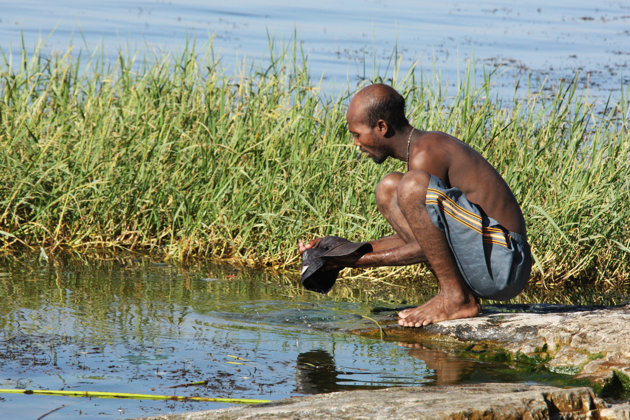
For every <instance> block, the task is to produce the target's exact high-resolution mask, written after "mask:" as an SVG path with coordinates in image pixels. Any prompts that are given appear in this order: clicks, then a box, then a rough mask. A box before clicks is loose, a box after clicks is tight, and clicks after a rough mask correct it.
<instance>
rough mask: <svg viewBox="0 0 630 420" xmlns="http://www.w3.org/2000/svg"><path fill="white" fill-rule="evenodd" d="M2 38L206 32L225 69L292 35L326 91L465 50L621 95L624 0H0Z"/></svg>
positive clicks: (501, 64)
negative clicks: (300, 0)
mask: <svg viewBox="0 0 630 420" xmlns="http://www.w3.org/2000/svg"><path fill="white" fill-rule="evenodd" d="M2 3H3V4H2V12H1V13H0V40H1V41H0V47H1V48H2V51H3V52H4V54H5V55H6V56H7V57H8V59H9V58H10V57H12V58H13V60H14V61H15V60H19V57H20V56H21V50H22V39H23V42H24V46H25V48H26V50H27V51H30V52H32V51H33V49H34V48H35V46H36V45H37V44H38V42H39V41H41V42H42V43H43V50H44V51H45V52H46V51H65V50H67V48H68V47H69V46H70V45H72V46H74V48H75V50H74V52H75V53H77V52H78V51H79V50H84V51H85V50H87V51H88V52H93V51H95V50H97V49H101V50H102V51H103V52H104V54H105V55H106V57H108V58H109V59H110V60H114V59H115V57H116V55H117V54H118V52H119V51H127V52H129V54H131V55H133V54H139V55H143V54H148V55H149V56H150V55H152V54H154V53H155V52H156V51H157V52H159V53H162V52H163V53H167V54H171V53H177V52H178V51H182V50H183V49H184V46H185V44H186V42H187V40H189V41H190V42H192V40H194V41H195V42H196V45H197V49H198V50H201V49H203V48H204V46H205V47H207V46H208V45H209V39H213V48H214V51H215V54H216V55H217V56H220V57H221V60H222V63H223V65H224V66H225V68H226V69H228V70H234V69H235V68H236V67H238V66H240V65H241V63H242V62H243V60H246V61H247V62H252V61H257V60H261V59H264V58H266V57H268V55H269V39H270V38H271V39H273V40H275V43H276V44H277V47H276V48H278V46H280V45H282V44H289V45H290V44H291V42H292V41H291V40H292V39H294V38H297V40H298V41H299V46H300V47H301V48H302V49H303V51H304V53H305V54H306V55H307V60H308V68H309V71H310V73H311V76H312V78H313V80H314V81H315V82H318V81H320V80H321V83H322V87H323V88H324V89H325V90H326V91H328V92H337V91H344V90H345V89H347V88H348V87H350V88H351V89H354V88H355V87H356V85H357V83H358V82H360V81H361V80H363V79H365V78H371V77H373V76H374V75H375V74H379V75H381V76H383V77H385V78H388V77H392V74H393V72H394V63H398V64H399V66H398V67H399V72H400V73H401V74H404V73H405V72H407V71H408V69H409V68H410V67H411V66H412V65H414V64H415V65H416V66H417V71H418V72H422V73H423V74H425V77H433V76H435V75H439V77H440V80H441V81H442V82H443V83H445V84H448V85H453V84H455V83H456V82H457V80H458V77H463V71H464V70H465V69H466V66H467V63H468V62H474V63H475V65H476V67H477V68H478V73H479V74H478V75H477V77H478V78H481V73H482V72H481V69H482V68H486V69H487V71H492V70H497V71H498V74H497V75H496V76H495V77H494V79H493V80H494V85H493V88H494V90H495V91H496V92H497V93H498V94H500V95H501V97H503V98H507V99H510V98H511V97H512V96H513V91H514V85H515V80H516V79H519V80H521V83H520V86H521V91H524V92H523V93H521V94H526V85H527V79H528V77H531V81H532V84H533V85H534V86H537V85H539V84H540V83H542V82H544V83H546V84H547V85H549V84H555V83H558V81H560V80H563V79H572V78H574V77H575V76H576V74H578V75H579V76H578V77H579V78H580V80H581V81H582V86H583V87H584V88H587V87H588V89H589V93H590V95H591V97H594V98H599V99H600V100H604V99H606V98H607V97H608V96H609V95H612V96H614V97H619V96H620V93H621V90H622V87H625V86H627V85H628V81H629V80H630V75H629V74H628V58H629V55H630V4H628V3H627V2H623V1H610V0H603V1H598V2H592V1H585V0H581V1H579V0H578V1H569V0H551V1H529V2H513V1H488V2H475V3H471V2H462V1H455V0H444V1H440V2H434V1H410V0H401V1H398V2H395V3H392V2H384V1H381V0H350V1H345V2H337V1H331V0H324V1H320V2H316V3H313V2H290V1H286V0H281V1H279V0H275V1H274V0H272V1H265V2H259V1H252V0H234V1H231V2H216V1H201V0H170V1H165V0H160V1H156V0H153V1H150V0H136V1H124V0H122V1H96V0H94V1H89V2H84V1H79V0H60V1H55V2H48V1H41V0H40V1H34V0H23V1H20V2H8V1H3V2H2Z"/></svg>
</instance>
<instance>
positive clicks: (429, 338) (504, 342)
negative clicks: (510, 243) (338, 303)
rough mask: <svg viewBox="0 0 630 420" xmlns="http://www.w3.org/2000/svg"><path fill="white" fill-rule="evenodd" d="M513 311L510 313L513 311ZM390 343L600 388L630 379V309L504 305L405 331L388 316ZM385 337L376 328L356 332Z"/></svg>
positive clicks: (383, 320)
mask: <svg viewBox="0 0 630 420" xmlns="http://www.w3.org/2000/svg"><path fill="white" fill-rule="evenodd" d="M508 311H510V312H508ZM381 322H383V323H385V325H386V327H384V333H385V336H386V337H385V338H386V339H387V340H396V341H400V342H402V343H409V344H414V343H426V342H433V343H436V342H437V343H439V344H440V345H441V347H442V346H445V347H449V344H450V345H451V347H454V349H456V351H458V352H462V351H463V352H464V353H465V354H468V355H470V356H472V357H474V358H478V359H481V360H505V361H508V362H514V363H530V364H535V365H537V366H540V367H545V368H547V369H549V370H550V371H552V372H556V373H564V374H570V375H575V377H577V378H585V379H588V380H590V381H593V382H594V383H596V384H604V383H606V382H608V381H610V380H611V378H612V377H613V375H614V372H618V373H619V374H620V375H621V377H623V376H624V375H625V376H626V377H627V376H630V305H625V306H618V307H606V308H589V307H575V306H557V305H501V306H490V307H487V308H484V311H483V313H482V314H481V315H480V316H478V317H476V318H472V319H462V320H454V321H445V322H441V323H438V324H434V325H429V326H427V327H424V328H419V329H412V328H401V327H398V326H397V325H396V320H395V319H394V317H392V316H390V317H389V318H386V317H382V318H381ZM354 332H355V333H358V334H361V335H372V336H378V335H380V331H378V330H374V329H368V330H362V331H354Z"/></svg>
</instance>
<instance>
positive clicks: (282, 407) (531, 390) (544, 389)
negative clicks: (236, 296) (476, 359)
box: [151, 383, 630, 420]
mask: <svg viewBox="0 0 630 420" xmlns="http://www.w3.org/2000/svg"><path fill="white" fill-rule="evenodd" d="M629 416H630V405H628V404H626V405H617V406H614V407H610V406H608V405H607V404H606V403H605V402H604V401H602V400H600V399H599V398H597V397H595V396H594V395H593V391H592V390H591V389H590V388H586V387H583V388H571V389H562V388H556V387H550V386H538V385H522V384H509V383H493V384H481V385H454V386H439V387H421V388H417V387H414V388H388V389H382V390H366V391H345V392H335V393H330V394H319V395H313V396H308V397H299V398H291V399H286V400H281V401H277V402H274V403H268V404H259V405H255V406H247V407H234V408H227V409H222V410H215V411H204V412H194V413H185V414H173V415H162V416H157V417H151V418H152V419H163V420H167V419H168V420H201V419H224V420H228V419H431V420H433V419H548V418H556V419H628V418H629Z"/></svg>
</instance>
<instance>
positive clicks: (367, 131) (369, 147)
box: [346, 103, 388, 163]
mask: <svg viewBox="0 0 630 420" xmlns="http://www.w3.org/2000/svg"><path fill="white" fill-rule="evenodd" d="M353 105H356V104H354V103H351V104H350V106H349V107H348V113H347V114H346V120H347V122H348V131H350V134H352V141H353V142H354V145H355V146H357V147H358V148H359V149H360V150H361V153H364V154H366V155H367V156H369V157H370V158H371V159H372V160H373V161H374V162H376V163H383V162H384V161H385V159H387V156H388V155H387V154H386V153H385V150H384V149H383V143H382V140H381V139H380V138H379V136H378V134H377V133H376V131H375V130H374V129H373V128H372V127H370V126H369V125H368V124H367V123H366V122H365V121H364V120H365V119H364V118H361V117H362V112H361V111H360V110H357V107H356V106H353Z"/></svg>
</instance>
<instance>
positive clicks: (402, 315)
mask: <svg viewBox="0 0 630 420" xmlns="http://www.w3.org/2000/svg"><path fill="white" fill-rule="evenodd" d="M414 309H415V308H407V309H403V310H402V311H400V312H398V316H399V317H400V318H407V317H408V316H409V314H410V313H411V311H413V310H414Z"/></svg>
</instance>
